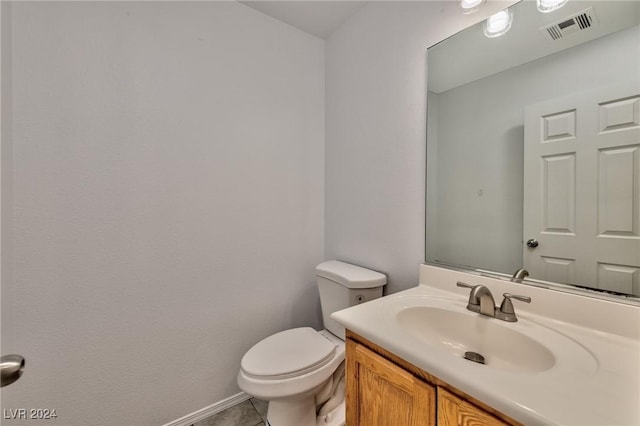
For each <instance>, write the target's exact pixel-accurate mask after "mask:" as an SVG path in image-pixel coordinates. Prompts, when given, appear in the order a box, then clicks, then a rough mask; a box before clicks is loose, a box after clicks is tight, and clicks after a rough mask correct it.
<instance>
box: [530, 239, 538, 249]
mask: <svg viewBox="0 0 640 426" xmlns="http://www.w3.org/2000/svg"><path fill="white" fill-rule="evenodd" d="M527 247H529V248H536V247H538V240H536V239H535V238H531V239H530V240H527Z"/></svg>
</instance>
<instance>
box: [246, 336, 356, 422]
mask: <svg viewBox="0 0 640 426" xmlns="http://www.w3.org/2000/svg"><path fill="white" fill-rule="evenodd" d="M344 355H345V345H344V341H342V340H341V339H339V338H337V337H336V336H333V335H332V334H331V333H329V332H328V331H326V330H322V331H315V330H314V329H312V328H309V327H303V328H294V329H291V330H285V331H282V332H280V333H277V334H274V335H273V336H270V337H267V338H266V339H264V340H262V341H261V342H259V343H258V344H256V345H255V346H254V347H253V348H251V349H250V350H249V351H248V352H247V354H246V355H245V356H244V357H243V358H242V361H241V368H240V372H239V373H238V385H239V386H240V388H241V389H242V390H243V391H244V392H246V393H248V394H249V395H253V396H255V397H256V398H258V399H262V400H265V401H269V409H268V413H267V418H268V419H269V422H270V424H271V425H272V426H280V425H300V426H302V425H315V424H316V407H317V406H318V405H319V404H320V403H321V402H324V401H318V394H321V393H322V390H323V389H325V388H329V387H331V386H332V385H333V380H339V379H340V378H339V377H336V378H334V373H335V372H336V370H337V369H338V367H339V366H340V364H341V363H342V362H343V361H344ZM330 397H331V395H326V398H323V399H329V398H330Z"/></svg>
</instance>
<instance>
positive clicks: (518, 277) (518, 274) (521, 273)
mask: <svg viewBox="0 0 640 426" xmlns="http://www.w3.org/2000/svg"><path fill="white" fill-rule="evenodd" d="M528 276H529V271H527V270H526V269H524V268H520V269H518V270H517V271H515V272H514V273H513V277H511V281H513V282H516V283H521V282H522V280H524V279H525V278H527V277H528Z"/></svg>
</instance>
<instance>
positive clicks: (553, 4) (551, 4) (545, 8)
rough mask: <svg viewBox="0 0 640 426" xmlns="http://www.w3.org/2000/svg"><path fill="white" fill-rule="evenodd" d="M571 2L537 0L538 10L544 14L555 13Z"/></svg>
mask: <svg viewBox="0 0 640 426" xmlns="http://www.w3.org/2000/svg"><path fill="white" fill-rule="evenodd" d="M568 1H569V0H536V5H537V6H538V10H539V11H540V12H542V13H549V12H553V11H554V10H558V9H560V8H561V7H562V6H564V5H565V4H567V2H568Z"/></svg>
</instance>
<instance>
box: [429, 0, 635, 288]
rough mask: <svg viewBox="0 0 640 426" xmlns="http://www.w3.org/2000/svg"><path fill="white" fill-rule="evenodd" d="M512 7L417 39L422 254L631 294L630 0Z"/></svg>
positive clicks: (481, 268) (440, 260) (632, 5)
mask: <svg viewBox="0 0 640 426" xmlns="http://www.w3.org/2000/svg"><path fill="white" fill-rule="evenodd" d="M511 11H512V12H513V22H512V26H511V28H510V30H509V31H508V32H507V33H506V34H504V35H502V36H500V37H493V38H488V37H486V36H485V34H484V31H483V27H482V23H480V24H476V25H474V26H472V27H469V28H467V29H466V30H464V31H462V32H460V33H458V34H456V35H455V36H453V37H451V38H449V39H447V40H445V41H443V42H441V43H439V44H437V45H435V46H433V47H430V48H429V49H428V52H427V58H428V68H427V69H428V90H429V92H428V126H427V225H426V253H427V259H426V260H427V262H429V263H437V264H444V265H453V266H457V267H463V268H465V269H472V270H476V271H478V270H479V271H491V272H492V273H495V274H498V275H501V276H504V277H511V276H512V274H513V273H514V272H516V271H517V270H518V269H520V268H524V269H526V270H527V271H528V272H529V274H530V276H529V277H528V278H527V280H526V281H525V282H531V283H533V282H535V281H544V282H552V283H558V284H562V285H564V288H566V289H572V288H576V287H581V288H589V289H594V290H599V291H600V292H606V293H596V292H593V293H592V295H598V294H600V295H603V296H604V295H607V293H608V294H615V295H620V296H625V297H626V298H637V297H640V44H639V40H640V27H639V25H638V24H639V22H640V2H637V1H611V0H605V1H575V0H573V1H572V0H570V1H569V2H568V3H567V4H566V5H565V6H564V7H562V8H561V9H559V10H556V11H554V12H552V13H545V14H543V13H540V12H539V11H538V10H537V9H536V4H535V2H532V1H523V2H520V3H518V4H516V5H514V6H512V8H511ZM562 285H558V286H557V287H563V286H562Z"/></svg>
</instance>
